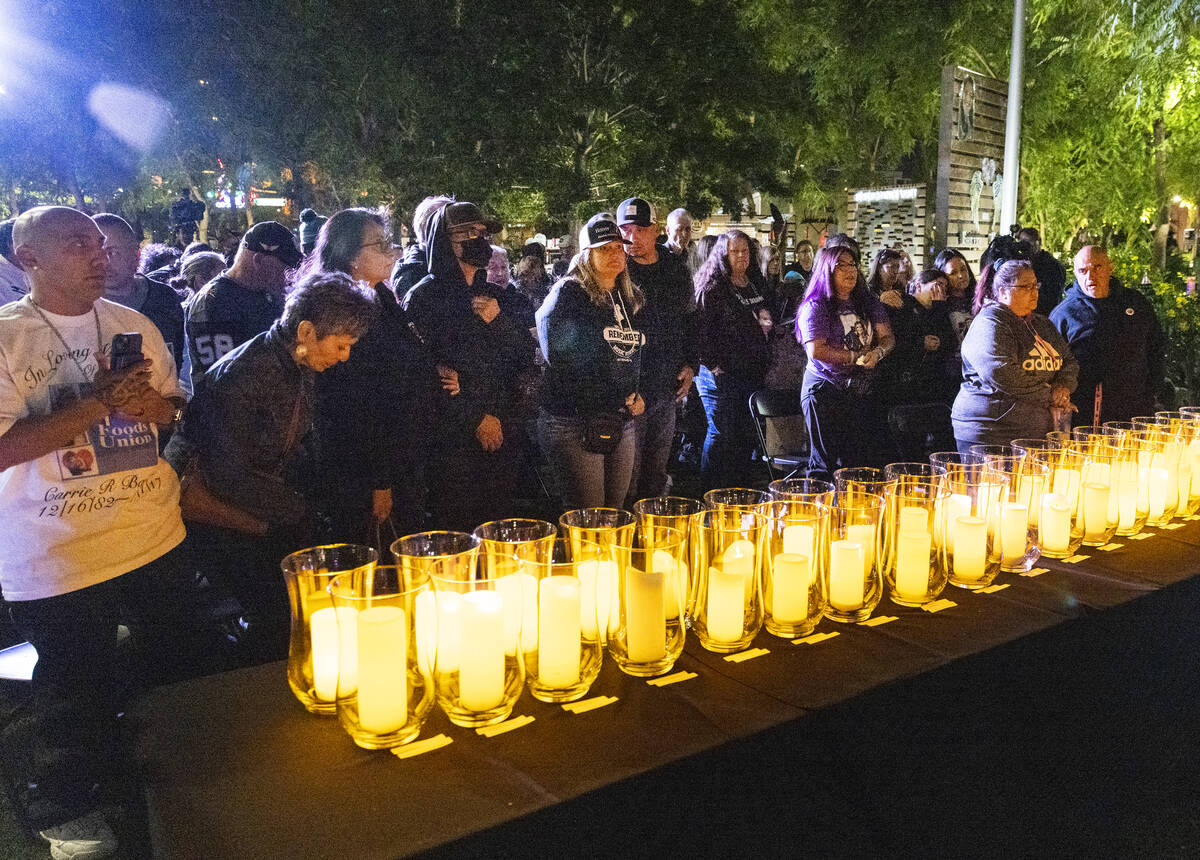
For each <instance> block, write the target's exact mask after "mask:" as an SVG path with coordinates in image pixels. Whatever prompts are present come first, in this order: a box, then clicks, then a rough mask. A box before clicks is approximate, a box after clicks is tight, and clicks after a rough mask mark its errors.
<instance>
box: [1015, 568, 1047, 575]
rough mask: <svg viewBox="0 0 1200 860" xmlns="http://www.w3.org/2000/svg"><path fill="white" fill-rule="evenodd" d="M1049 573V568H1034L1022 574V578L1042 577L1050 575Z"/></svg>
mask: <svg viewBox="0 0 1200 860" xmlns="http://www.w3.org/2000/svg"><path fill="white" fill-rule="evenodd" d="M1049 572H1050V568H1048V567H1034V568H1030V569H1029V570H1027V571H1025V572H1024V573H1022V574H1021V576H1028V577H1034V576H1041V575H1042V574H1043V573H1049Z"/></svg>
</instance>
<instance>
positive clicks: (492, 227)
mask: <svg viewBox="0 0 1200 860" xmlns="http://www.w3.org/2000/svg"><path fill="white" fill-rule="evenodd" d="M442 217H443V218H444V220H445V222H446V229H447V230H453V229H454V228H455V227H461V226H462V225H463V224H484V225H486V226H487V228H488V231H489V232H491V233H499V232H500V228H501V227H503V226H504V225H502V224H501V223H500V222H499V221H497V220H496V219H495V218H486V217H484V214H483V212H482V211H481V210H480V208H479V207H478V206H476V205H475V204H474V203H467V202H465V201H464V202H462V203H447V204H446V212H445V215H443V216H442Z"/></svg>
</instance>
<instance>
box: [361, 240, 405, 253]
mask: <svg viewBox="0 0 1200 860" xmlns="http://www.w3.org/2000/svg"><path fill="white" fill-rule="evenodd" d="M358 247H359V249H360V250H361V249H362V248H377V249H379V250H380V251H382V252H383V253H385V254H390V253H392V251H395V250H396V246H395V245H393V244H392V243H391V242H390V241H389V240H387V239H380V240H378V241H377V242H367V243H365V244H362V245H359V246H358Z"/></svg>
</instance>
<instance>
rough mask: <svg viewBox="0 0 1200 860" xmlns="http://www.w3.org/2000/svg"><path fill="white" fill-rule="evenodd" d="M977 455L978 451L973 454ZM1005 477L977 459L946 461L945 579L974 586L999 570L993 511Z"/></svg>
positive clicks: (987, 581)
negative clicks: (952, 462) (956, 461)
mask: <svg viewBox="0 0 1200 860" xmlns="http://www.w3.org/2000/svg"><path fill="white" fill-rule="evenodd" d="M975 456H976V457H978V455H975ZM1007 488H1008V479H1007V477H1005V476H1004V475H1002V474H1000V473H997V472H995V471H993V470H991V469H989V468H988V467H987V464H986V463H985V462H982V460H981V459H974V460H972V459H967V460H965V461H963V462H960V463H958V464H950V465H949V466H948V471H947V473H946V489H947V490H948V491H949V493H950V495H949V497H948V498H947V499H946V502H945V507H946V524H945V532H944V539H943V540H942V541H941V542H940V543H941V552H942V553H943V558H944V564H945V566H946V570H947V572H948V574H949V582H950V584H951V585H955V586H957V587H959V588H965V589H968V590H976V589H979V588H985V587H987V586H988V585H991V584H992V581H993V580H994V579H995V578H996V574H998V573H999V572H1000V541H999V540H997V538H996V535H997V532H998V528H997V525H998V523H997V520H998V517H996V514H995V512H996V511H997V509H998V507H999V504H1000V500H1001V499H1002V498H1003V497H1004V496H1005V494H1006V492H1007Z"/></svg>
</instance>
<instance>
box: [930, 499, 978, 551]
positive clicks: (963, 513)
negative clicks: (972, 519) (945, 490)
mask: <svg viewBox="0 0 1200 860" xmlns="http://www.w3.org/2000/svg"><path fill="white" fill-rule="evenodd" d="M941 504H942V502H941V500H939V501H938V505H941ZM945 507H946V517H945V519H944V520H943V519H942V518H941V517H938V520H937V523H938V525H937V528H938V533H937V534H935V537H936V538H937V542H938V545H939V546H941V545H942V544H945V545H946V546H947V547H949V549H950V550H951V551H953V550H954V531H953V530H952V529H948V528H947V524H949V523H953V522H955V521H956V520H957V519H958V518H959V517H969V516H971V497H970V496H968V495H966V494H965V493H951V494H950V498H949V499H948V500H947V501H946V504H945ZM947 531H948V532H949V533H948V534H947V533H946V532H947Z"/></svg>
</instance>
